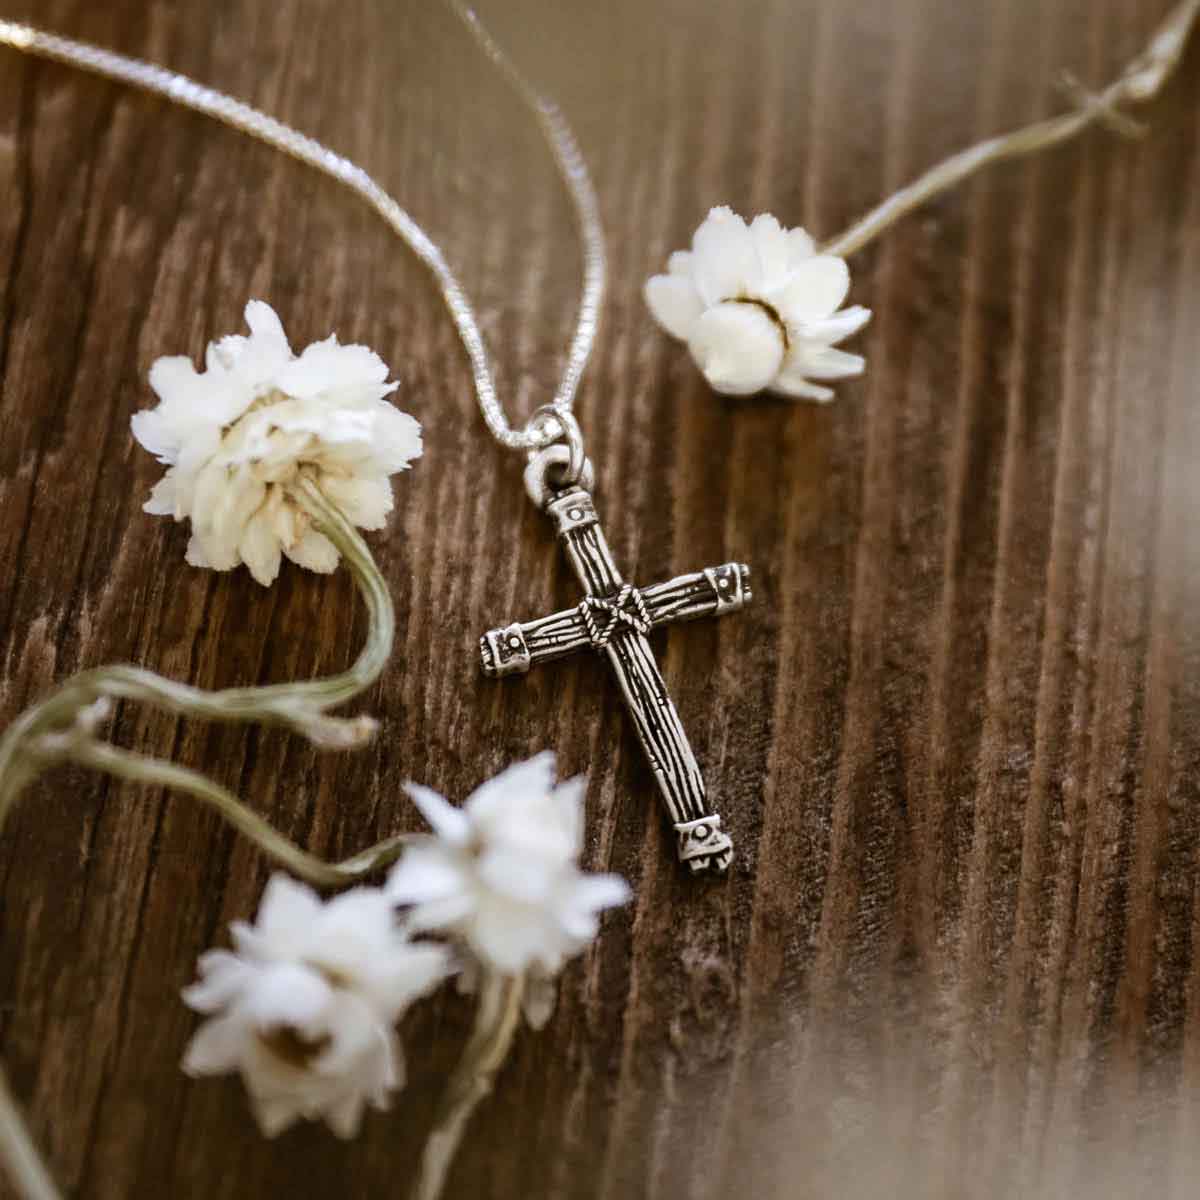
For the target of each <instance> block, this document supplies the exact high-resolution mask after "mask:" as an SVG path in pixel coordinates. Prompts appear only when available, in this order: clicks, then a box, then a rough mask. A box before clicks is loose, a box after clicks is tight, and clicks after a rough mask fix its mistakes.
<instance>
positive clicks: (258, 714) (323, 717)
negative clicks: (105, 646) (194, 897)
mask: <svg viewBox="0 0 1200 1200" xmlns="http://www.w3.org/2000/svg"><path fill="white" fill-rule="evenodd" d="M292 494H293V495H294V497H295V498H296V500H297V501H298V502H299V503H300V504H301V505H302V507H303V508H304V509H305V511H307V512H308V514H309V515H310V516H311V518H312V520H313V523H314V525H315V526H316V527H317V528H318V529H319V530H320V531H321V532H322V533H324V534H325V535H326V537H328V538H329V540H330V541H331V542H333V544H334V545H335V546H336V547H337V549H338V551H339V553H340V554H341V555H342V557H343V559H344V560H345V562H346V565H347V566H348V567H349V568H350V571H351V573H352V574H353V576H354V580H355V582H356V583H357V584H358V590H359V592H360V594H361V595H362V597H363V600H364V602H365V604H366V608H367V616H368V629H367V639H366V642H365V644H364V645H363V648H362V650H361V652H360V653H359V655H358V658H357V659H356V660H355V661H354V663H353V665H352V666H351V667H350V668H349V669H348V670H346V671H343V672H342V673H341V674H339V675H333V676H330V677H328V678H325V679H312V680H305V681H303V682H299V683H278V684H272V685H270V686H268V687H239V688H224V689H222V690H221V691H215V692H210V691H205V690H204V689H203V688H198V687H192V686H191V685H189V684H186V683H179V682H177V681H175V680H172V679H166V678H164V677H163V676H161V675H156V674H155V673H154V672H153V671H147V670H145V669H144V668H142V667H135V666H130V665H127V664H121V663H118V664H115V665H111V666H105V667H97V668H95V669H94V670H91V671H84V672H82V673H80V674H79V675H76V676H74V677H73V678H71V679H68V680H67V682H66V683H64V684H62V685H61V686H60V687H59V688H58V689H57V690H56V691H54V692H52V693H51V694H50V695H49V696H48V697H47V698H46V699H45V700H42V701H41V702H40V703H38V704H35V705H34V706H33V707H32V708H29V709H26V711H25V712H23V713H22V714H21V715H20V716H19V717H18V718H17V719H16V720H15V721H14V722H13V723H12V725H10V726H9V728H8V729H7V730H6V731H5V734H4V736H3V737H2V738H0V822H3V820H4V818H5V816H6V815H7V813H8V810H9V808H10V807H11V805H12V803H13V801H14V800H15V798H16V796H17V794H18V793H19V792H20V790H21V789H22V788H23V787H24V786H25V785H26V784H27V783H28V782H29V781H30V778H31V774H30V772H31V770H32V769H33V767H34V766H35V765H36V764H33V763H31V762H30V761H29V757H30V756H29V749H30V747H31V746H33V745H35V744H37V743H38V742H39V741H41V740H42V739H43V738H44V737H45V735H47V734H56V733H62V732H64V731H70V730H71V729H72V727H73V726H74V723H75V721H76V720H77V718H78V717H79V715H80V714H81V713H83V712H84V711H85V710H87V709H88V708H89V707H90V706H92V705H94V704H95V703H96V702H97V701H99V700H103V699H105V698H107V699H111V700H137V701H140V702H142V703H144V704H149V705H152V706H153V707H155V708H160V709H164V710H165V711H167V712H172V713H176V714H178V715H180V716H190V717H199V718H202V719H204V720H210V721H233V722H237V721H257V722H259V723H261V724H264V725H276V726H282V727H284V728H287V729H291V730H292V731H293V732H295V733H299V734H301V735H303V736H304V737H307V738H308V739H309V740H310V741H312V742H314V743H315V744H316V745H318V746H321V747H322V748H324V749H351V748H353V747H356V746H361V745H363V744H365V743H366V742H367V741H369V740H370V738H371V736H372V735H373V734H374V732H375V728H376V725H375V722H374V720H373V719H372V718H370V717H365V716H359V717H354V718H351V719H349V720H347V719H345V718H341V717H331V716H329V715H328V714H327V713H326V711H325V710H326V709H327V708H331V707H333V706H334V705H338V704H344V703H345V702H346V701H348V700H351V699H353V698H354V697H355V696H357V695H358V694H359V693H361V692H363V691H365V690H366V689H367V688H368V687H370V686H371V684H373V683H374V682H375V680H376V679H378V678H379V674H380V672H381V671H382V670H383V668H384V666H385V664H386V663H387V661H388V659H389V658H390V657H391V653H392V645H393V640H394V636H395V623H396V622H395V614H394V610H393V608H392V599H391V596H390V594H389V593H388V589H387V584H386V582H385V581H384V579H383V576H382V575H381V574H380V573H379V568H378V567H377V566H376V565H375V560H374V558H372V556H371V552H370V550H368V549H367V545H366V543H365V542H364V541H363V540H362V538H361V537H359V535H358V532H357V530H355V528H354V526H353V525H351V524H350V522H349V521H347V520H346V518H345V516H343V514H342V513H341V512H340V511H339V510H338V509H337V507H336V506H334V505H333V504H331V503H330V502H329V501H328V500H327V499H326V498H325V496H324V495H323V494H322V493H321V490H320V489H319V488H318V487H317V486H316V484H314V483H313V482H312V481H311V480H308V479H305V478H301V479H300V480H299V481H298V482H297V483H296V484H295V486H294V488H293V491H292ZM42 758H43V760H44V758H45V755H42Z"/></svg>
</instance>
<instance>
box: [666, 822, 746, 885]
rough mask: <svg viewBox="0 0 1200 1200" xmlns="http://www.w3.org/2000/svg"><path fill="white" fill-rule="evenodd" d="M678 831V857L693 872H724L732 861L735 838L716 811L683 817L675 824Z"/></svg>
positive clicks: (718, 873) (697, 873) (711, 873)
mask: <svg viewBox="0 0 1200 1200" xmlns="http://www.w3.org/2000/svg"><path fill="white" fill-rule="evenodd" d="M675 832H676V833H677V834H678V835H679V844H678V847H677V850H678V854H679V861H680V862H681V863H686V864H687V867H688V870H689V871H691V873H692V874H693V875H700V874H702V873H705V872H707V873H708V874H710V875H724V874H725V872H726V871H728V870H729V864H730V863H731V862H732V861H733V839H732V838H731V837H730V836H729V834H727V833H725V832H724V831H723V830H722V829H721V818H720V817H718V816H717V814H716V813H713V814H712V815H711V816H707V817H700V818H698V819H697V820H695V821H681V822H679V823H678V824H677V825H676V826H675Z"/></svg>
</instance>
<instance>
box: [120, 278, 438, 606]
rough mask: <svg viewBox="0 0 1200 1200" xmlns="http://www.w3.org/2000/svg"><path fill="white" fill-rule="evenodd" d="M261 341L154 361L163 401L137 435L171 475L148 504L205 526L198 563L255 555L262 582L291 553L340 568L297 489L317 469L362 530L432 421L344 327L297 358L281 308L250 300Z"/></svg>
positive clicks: (242, 340)
mask: <svg viewBox="0 0 1200 1200" xmlns="http://www.w3.org/2000/svg"><path fill="white" fill-rule="evenodd" d="M246 324H247V325H248V326H249V327H250V336H249V337H242V336H240V335H236V334H235V335H231V336H229V337H225V338H222V339H221V340H220V341H219V342H212V343H210V344H209V347H208V353H207V356H206V358H205V370H203V371H200V372H197V371H196V368H195V367H194V366H193V364H192V362H191V360H190V359H188V358H186V357H168V358H160V359H158V360H157V361H156V362H155V363H154V365H153V366H152V367H151V368H150V386H151V387H152V388H153V389H154V391H155V392H156V393H157V394H158V397H159V404H158V407H157V408H153V409H147V410H145V411H143V412H139V413H136V414H135V415H134V417H133V434H134V437H136V438H137V440H138V441H139V442H141V444H142V445H143V446H144V447H145V448H146V449H147V450H149V451H150V452H151V453H152V454H154V455H156V456H157V457H158V460H159V461H160V462H162V463H166V464H167V465H168V468H169V469H168V470H167V473H166V475H164V476H163V478H162V479H161V480H160V481H159V482H158V484H157V485H156V486H155V488H154V490H153V491H152V492H151V493H150V499H149V500H148V501H147V502H146V505H145V509H146V512H148V513H153V514H155V515H158V516H172V517H174V518H175V519H176V520H177V521H182V520H184V519H185V518H186V519H188V520H190V521H191V523H192V537H191V541H190V542H189V544H188V550H187V560H188V562H189V563H191V564H192V565H193V566H196V567H212V568H213V569H214V570H218V571H227V570H229V569H231V568H232V567H236V566H237V565H238V563H241V562H244V563H245V564H246V566H247V567H249V568H250V573H251V574H252V575H253V576H254V578H255V579H257V580H258V582H259V583H261V584H269V583H271V582H272V581H273V580H274V579H275V577H276V575H278V573H279V563H280V556H281V554H286V555H287V556H288V558H290V559H291V560H292V561H293V562H295V563H299V564H300V566H302V567H308V568H309V569H310V570H313V571H325V572H328V571H332V570H333V569H334V568H335V567H336V566H337V563H338V553H337V550H336V549H335V548H334V546H333V543H332V542H330V541H329V539H328V538H326V537H325V536H323V535H322V534H320V533H318V532H317V531H316V530H315V529H313V528H312V527H311V523H310V521H309V518H308V515H307V514H306V513H305V512H304V511H303V510H302V509H301V508H300V507H299V506H298V505H297V504H296V503H295V501H294V500H293V499H292V498H291V497H290V495H289V493H288V484H289V483H291V482H293V481H295V480H296V478H297V477H298V476H299V475H300V474H301V473H305V474H308V475H310V476H311V477H312V478H313V479H314V480H315V481H316V483H317V484H318V486H319V487H320V488H321V490H322V491H323V492H324V493H325V495H326V496H327V497H328V498H329V499H330V500H331V501H332V502H333V503H334V504H336V505H337V506H338V508H340V509H341V510H342V512H343V513H344V514H345V515H346V517H347V519H348V520H350V521H351V522H352V523H353V524H355V525H357V526H359V528H361V529H380V528H382V527H383V525H384V523H385V521H386V520H387V515H388V513H389V512H390V511H391V508H392V486H391V483H390V482H389V478H388V477H389V476H390V475H393V474H394V473H395V472H397V471H400V470H403V469H404V468H405V467H406V466H408V464H409V463H410V462H411V461H412V460H413V459H414V458H418V457H419V456H420V454H421V427H420V426H419V425H418V424H417V422H416V421H415V420H414V419H413V418H412V417H410V416H409V415H408V414H407V413H403V412H401V411H400V410H399V409H398V408H396V407H395V405H393V404H392V403H391V402H390V401H388V400H386V399H385V397H386V396H388V395H389V394H390V393H391V392H392V391H394V390H395V388H396V384H394V383H388V382H387V376H388V369H387V366H386V364H385V363H384V362H383V360H382V359H380V357H379V356H378V355H377V354H376V353H375V352H374V351H372V350H369V349H367V347H366V346H342V345H339V344H338V341H337V338H336V337H333V336H330V337H329V338H327V339H326V340H325V341H323V342H314V343H313V344H312V345H311V346H309V347H308V348H307V349H306V350H305V351H304V352H303V353H302V354H300V355H299V357H297V356H296V355H294V354H293V353H292V349H291V346H289V345H288V340H287V337H286V335H285V334H284V332H283V326H282V325H281V324H280V321H279V318H278V317H277V316H276V315H275V312H274V310H273V309H272V308H271V307H270V306H269V305H267V304H264V303H262V302H261V301H259V300H252V301H251V302H250V303H249V304H248V305H246Z"/></svg>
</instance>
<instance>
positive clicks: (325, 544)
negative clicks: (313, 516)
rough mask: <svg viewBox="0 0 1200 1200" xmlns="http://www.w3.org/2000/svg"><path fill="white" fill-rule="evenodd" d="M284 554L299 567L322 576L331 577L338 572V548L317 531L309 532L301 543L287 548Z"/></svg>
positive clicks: (301, 539) (295, 543)
mask: <svg viewBox="0 0 1200 1200" xmlns="http://www.w3.org/2000/svg"><path fill="white" fill-rule="evenodd" d="M284 553H285V554H286V555H287V556H288V558H290V559H291V560H292V562H294V563H296V564H297V565H298V566H301V567H307V568H308V569H309V570H310V571H317V572H319V573H320V574H322V575H329V574H331V573H332V572H333V571H336V570H337V565H338V552H337V547H336V546H335V545H334V544H333V543H332V542H331V541H330V540H329V539H328V538H327V537H326V536H325V535H324V534H323V533H318V532H317V531H316V530H315V529H310V530H308V532H307V533H305V535H304V536H303V537H302V538H300V540H299V541H297V542H293V543H292V544H291V545H290V546H288V547H286V548H285V549H284Z"/></svg>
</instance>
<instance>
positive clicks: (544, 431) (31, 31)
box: [0, 0, 605, 451]
mask: <svg viewBox="0 0 1200 1200" xmlns="http://www.w3.org/2000/svg"><path fill="white" fill-rule="evenodd" d="M447 2H448V4H449V6H450V8H451V9H452V10H453V11H454V12H455V14H456V15H457V16H458V18H459V19H460V20H461V21H462V23H463V25H464V26H465V27H466V28H467V30H468V32H469V33H470V34H471V36H472V37H473V38H474V40H475V42H476V43H477V44H478V46H479V47H480V49H481V50H482V51H483V52H484V54H485V55H486V56H487V57H488V59H489V60H490V61H491V62H492V63H493V64H494V65H495V66H496V67H497V68H498V69H499V71H500V72H501V73H502V74H503V75H504V77H505V79H506V80H507V81H508V82H509V84H510V85H511V86H512V87H513V89H514V90H515V91H516V92H517V94H518V95H519V96H520V97H521V99H522V100H523V101H524V103H525V104H526V105H528V106H529V108H530V109H531V110H532V111H533V113H534V115H535V117H536V118H537V121H538V126H539V128H540V129H541V131H542V134H543V136H544V137H545V138H546V141H547V142H548V143H549V146H550V149H551V151H552V153H553V156H554V163H555V166H556V168H557V170H558V173H559V175H560V176H561V178H562V180H563V183H564V185H565V186H566V189H567V192H568V193H569V195H570V197H571V201H572V205H573V207H574V210H575V220H576V224H577V226H578V228H579V235H580V238H581V240H582V244H583V285H582V289H581V294H580V301H579V311H578V314H577V316H576V322H575V332H574V334H573V336H572V338H571V343H570V347H569V349H568V351H567V359H566V363H565V365H564V367H563V372H562V377H561V379H560V381H559V384H558V388H557V390H556V392H555V395H554V399H553V401H552V403H551V404H550V405H547V406H545V408H543V409H542V410H539V414H538V415H535V418H534V419H533V420H531V421H530V422H529V424H527V425H526V426H525V427H524V428H523V429H514V428H513V427H512V425H510V424H509V421H508V418H507V416H506V415H505V412H504V407H503V405H502V404H501V403H500V399H499V397H498V396H497V394H496V385H495V380H494V378H493V376H492V369H491V365H490V363H489V361H488V353H487V345H486V343H485V342H484V340H483V334H482V332H481V331H480V328H479V322H478V321H477V320H476V317H475V310H474V309H473V308H472V307H471V303H470V301H469V300H468V299H467V296H466V293H465V292H464V291H463V288H462V285H461V284H460V283H459V282H458V279H457V277H456V276H455V274H454V272H453V271H452V270H451V269H450V265H449V264H448V263H447V262H446V259H445V257H444V256H443V254H442V252H441V250H440V249H439V248H438V246H437V244H436V243H435V242H434V241H433V240H432V239H431V238H430V237H429V235H428V234H427V233H426V232H425V231H424V230H423V229H422V228H421V226H420V225H418V224H417V222H416V221H414V220H413V218H412V217H411V216H409V214H408V213H407V212H406V211H405V210H404V209H403V208H402V207H401V206H400V204H399V203H397V201H396V200H395V199H394V198H393V197H392V196H391V195H389V193H388V192H387V191H385V190H384V188H383V187H381V186H380V185H379V184H378V183H377V182H376V181H375V180H374V179H373V178H372V177H371V176H370V175H369V174H368V173H367V172H366V171H364V170H363V169H362V167H360V166H358V165H357V164H355V163H353V162H351V161H350V159H348V158H345V157H343V156H342V155H340V154H337V153H336V152H335V151H333V150H330V149H329V148H328V147H327V146H324V145H322V144H321V143H320V142H318V141H316V140H315V139H314V138H310V137H308V136H306V135H305V134H303V133H300V132H299V131H298V130H295V129H292V128H291V127H290V126H288V125H285V124H283V122H282V121H277V120H276V119H275V118H274V117H271V116H268V115H267V114H266V113H264V112H260V111H259V110H258V109H256V108H253V107H251V106H250V105H249V104H244V103H243V102H242V101H240V100H235V99H234V98H233V97H232V96H227V95H225V94H224V93H223V92H218V91H216V90H215V89H214V88H209V87H205V86H203V85H202V84H199V83H196V82H195V81H194V80H192V79H189V78H188V77H187V76H185V75H180V74H177V73H176V72H174V71H169V70H167V69H166V68H164V67H159V66H155V65H154V64H153V63H148V62H143V61H141V60H140V59H136V58H129V57H126V56H125V55H123V54H117V53H114V52H113V51H111V50H104V49H102V48H101V47H99V46H93V45H89V44H88V43H87V42H78V41H74V40H73V39H71V38H66V37H60V36H59V35H57V34H53V33H46V32H45V31H43V30H40V29H35V28H34V27H32V26H30V25H21V24H17V23H15V22H12V21H4V20H0V44H4V45H8V46H12V47H14V48H15V49H18V50H23V51H25V52H26V53H29V54H36V55H39V56H41V57H42V58H48V59H53V60H55V61H57V62H62V63H66V64H68V65H70V66H73V67H78V68H80V69H81V70H85V71H91V72H93V73H94V74H97V75H103V76H105V77H107V78H109V79H115V80H118V81H119V82H121V83H126V84H129V85H131V86H133V87H137V88H141V89H143V90H144V91H147V92H153V93H156V94H158V95H160V96H164V97H165V98H166V99H168V100H169V101H171V102H172V103H174V104H179V105H181V106H183V107H184V108H190V109H192V110H194V111H195V112H199V113H204V114H205V115H206V116H209V117H212V118H214V119H215V120H218V121H223V122H224V123H225V124H226V125H230V126H232V127H233V128H234V129H236V130H238V131H239V132H241V133H245V134H248V135H249V136H250V137H254V138H257V139H258V140H259V141H262V142H265V143H266V144H267V145H268V146H272V147H274V148H275V149H277V150H281V151H283V153H285V154H288V155H291V157H292V158H295V159H298V160H299V161H300V162H302V163H305V164H307V165H308V166H310V167H313V168H315V169H316V170H318V171H321V172H322V173H323V174H325V175H328V176H330V177H331V178H332V179H335V180H336V181H337V182H339V183H341V184H343V185H344V186H345V187H347V188H349V189H350V190H351V191H353V192H355V193H357V194H358V195H359V196H360V197H361V198H362V199H363V200H365V201H366V202H367V203H368V204H369V205H370V206H371V207H372V208H373V209H375V211H376V212H377V213H379V215H380V216H381V217H382V218H383V219H384V220H385V221H386V222H387V223H388V225H390V226H391V228H392V229H393V230H394V231H395V232H396V233H397V234H398V235H399V236H400V238H402V239H403V241H404V242H406V243H407V245H408V246H409V248H410V249H411V250H412V252H413V253H414V254H415V255H416V256H417V257H418V258H419V259H420V260H421V261H422V262H423V263H424V264H425V266H426V267H427V268H428V269H429V271H430V272H431V273H432V275H433V277H434V279H435V280H436V282H437V285H438V288H439V289H440V291H441V293H442V298H443V300H444V301H445V304H446V308H447V310H448V311H449V313H450V317H451V319H452V320H453V321H454V324H455V327H456V328H457V330H458V335H459V337H460V338H461V339H462V343H463V346H464V348H465V349H466V352H467V357H468V359H469V360H470V363H471V372H472V374H473V376H474V380H475V394H476V397H477V399H478V401H479V409H480V411H481V412H482V414H483V419H484V420H485V421H486V422H487V427H488V429H489V430H490V431H491V434H492V436H493V437H494V438H495V439H496V441H498V442H499V443H500V444H501V445H503V446H506V447H508V448H509V449H512V450H526V451H532V450H537V449H540V448H542V447H544V446H546V445H548V444H549V443H550V442H553V441H555V440H557V439H558V438H559V437H561V436H563V434H564V432H565V430H566V427H567V420H569V419H570V413H571V407H572V405H573V404H574V400H575V393H576V390H577V389H578V387H579V381H580V379H581V378H582V376H583V371H584V367H585V366H586V365H587V360H588V356H589V355H590V353H591V349H592V343H593V342H594V341H595V337H596V329H597V325H598V322H599V314H600V304H601V301H602V299H603V295H604V279H605V254H604V231H603V228H602V226H601V223H600V214H599V205H598V204H597V201H596V193H595V190H594V189H593V187H592V181H591V177H590V176H589V174H588V170H587V165H586V163H585V162H584V160H583V155H582V153H581V151H580V149H579V145H578V143H577V142H576V141H575V137H574V135H573V134H572V133H571V129H570V127H569V126H568V125H567V122H566V119H565V118H564V117H563V115H562V113H561V112H560V111H559V109H558V108H557V107H556V106H555V105H554V104H553V103H551V102H550V101H549V100H546V99H545V98H543V97H542V96H541V95H540V94H539V93H538V92H537V91H535V90H534V88H533V87H532V86H531V85H530V84H529V83H528V81H527V80H526V79H525V78H524V77H523V76H522V75H521V74H520V73H519V72H518V71H517V69H516V68H515V67H514V66H513V65H512V63H511V62H509V60H508V58H507V57H506V56H505V55H504V53H503V52H502V51H501V49H500V47H499V46H498V45H497V44H496V43H495V41H494V40H493V39H492V37H491V35H490V34H489V33H488V32H487V30H486V29H485V28H484V27H483V25H482V24H481V23H480V21H479V18H478V17H477V16H476V15H475V13H474V12H473V11H471V10H470V9H469V8H467V7H466V6H465V5H464V4H462V3H460V2H459V0H447ZM547 410H548V411H549V412H550V413H555V412H558V413H561V414H563V415H564V417H565V419H564V420H562V421H547V420H546V419H545V416H546V412H547Z"/></svg>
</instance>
